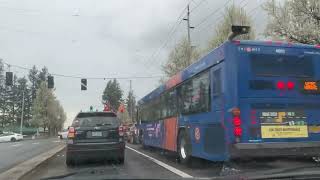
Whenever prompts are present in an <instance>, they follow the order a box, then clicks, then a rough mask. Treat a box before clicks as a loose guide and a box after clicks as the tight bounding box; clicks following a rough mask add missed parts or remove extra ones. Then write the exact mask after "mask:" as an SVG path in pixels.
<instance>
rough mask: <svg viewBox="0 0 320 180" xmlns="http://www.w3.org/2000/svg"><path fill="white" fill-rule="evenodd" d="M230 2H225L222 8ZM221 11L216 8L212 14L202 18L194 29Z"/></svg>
mask: <svg viewBox="0 0 320 180" xmlns="http://www.w3.org/2000/svg"><path fill="white" fill-rule="evenodd" d="M230 1H231V0H228V1H226V3H224V5H223V7H225V6H226V5H227V4H228V3H229V2H230ZM221 9H222V7H218V8H216V9H215V10H214V11H213V12H211V13H210V14H209V15H207V16H206V17H205V18H203V19H202V20H201V21H200V22H199V23H198V24H197V25H195V27H199V26H201V25H202V24H203V23H205V22H206V21H208V20H209V18H210V17H211V16H213V15H215V14H216V13H218V12H219V11H220V10H221Z"/></svg>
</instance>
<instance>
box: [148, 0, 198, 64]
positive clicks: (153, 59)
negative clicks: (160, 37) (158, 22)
mask: <svg viewBox="0 0 320 180" xmlns="http://www.w3.org/2000/svg"><path fill="white" fill-rule="evenodd" d="M192 1H193V0H190V1H189V2H188V4H187V5H189V4H190V3H191V2H192ZM186 10H187V6H186V7H184V8H183V9H182V11H181V13H180V14H179V16H178V18H177V20H176V21H175V23H174V24H173V26H172V27H171V29H170V31H169V33H168V36H167V38H166V39H165V40H164V41H163V43H162V45H161V46H160V47H159V48H158V49H157V50H155V51H154V52H153V53H152V54H151V56H150V58H147V59H146V61H147V65H150V63H154V62H158V61H157V56H158V55H159V53H160V52H161V51H162V49H164V48H166V47H167V45H168V43H169V42H170V41H171V40H172V38H173V35H174V34H175V33H176V31H177V28H178V27H179V25H180V24H181V23H182V21H183V19H184V18H183V17H184V14H185V12H186ZM159 65H160V64H159Z"/></svg>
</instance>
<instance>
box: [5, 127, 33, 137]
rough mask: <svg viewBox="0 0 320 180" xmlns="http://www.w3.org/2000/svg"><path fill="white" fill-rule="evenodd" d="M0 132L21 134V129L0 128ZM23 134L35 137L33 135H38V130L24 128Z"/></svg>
mask: <svg viewBox="0 0 320 180" xmlns="http://www.w3.org/2000/svg"><path fill="white" fill-rule="evenodd" d="M0 130H1V131H10V132H15V133H20V127H5V128H0ZM22 133H23V135H33V134H35V133H37V128H34V127H22Z"/></svg>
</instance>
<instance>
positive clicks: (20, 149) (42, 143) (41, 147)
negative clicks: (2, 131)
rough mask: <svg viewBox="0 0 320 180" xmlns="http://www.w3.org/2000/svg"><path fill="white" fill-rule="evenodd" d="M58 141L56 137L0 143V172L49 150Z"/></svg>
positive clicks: (58, 142)
mask: <svg viewBox="0 0 320 180" xmlns="http://www.w3.org/2000/svg"><path fill="white" fill-rule="evenodd" d="M60 143H64V142H62V141H60V140H59V139H58V138H49V139H35V140H22V141H18V142H3V143H0V173H2V172H4V171H6V170H8V169H10V168H11V167H13V166H15V165H16V164H19V163H21V162H23V161H25V160H28V159H30V158H32V157H34V156H36V155H39V154H41V153H44V152H46V151H48V150H50V149H51V148H52V147H55V146H57V145H58V144H60Z"/></svg>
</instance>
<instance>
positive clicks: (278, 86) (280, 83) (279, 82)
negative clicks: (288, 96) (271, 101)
mask: <svg viewBox="0 0 320 180" xmlns="http://www.w3.org/2000/svg"><path fill="white" fill-rule="evenodd" d="M285 88H286V84H285V83H284V82H283V81H278V82H277V89H279V90H284V89H285Z"/></svg>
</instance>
